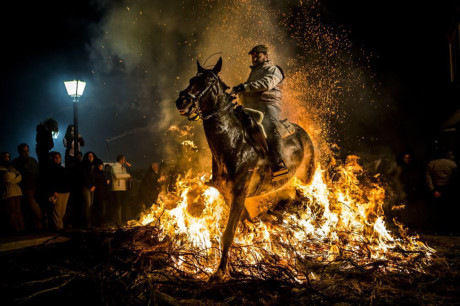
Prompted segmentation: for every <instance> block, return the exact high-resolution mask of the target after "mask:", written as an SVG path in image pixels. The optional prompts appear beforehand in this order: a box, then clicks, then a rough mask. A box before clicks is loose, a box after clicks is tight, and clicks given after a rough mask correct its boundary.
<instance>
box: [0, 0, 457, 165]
mask: <svg viewBox="0 0 460 306" xmlns="http://www.w3.org/2000/svg"><path fill="white" fill-rule="evenodd" d="M113 3H117V4H119V5H120V4H122V2H120V1H85V0H83V1H79V2H68V1H54V0H52V1H44V2H36V1H30V2H28V3H27V4H24V3H21V2H15V3H9V4H8V5H6V6H5V7H4V8H3V11H4V16H8V18H2V21H1V22H2V28H3V29H4V31H3V37H2V40H3V43H2V45H3V50H2V58H3V67H4V68H3V69H2V82H1V86H2V90H1V103H2V104H1V105H2V110H1V119H0V127H1V131H2V136H1V139H0V150H1V151H5V150H6V151H9V152H11V153H12V156H16V146H17V145H18V144H19V143H21V142H26V143H28V144H29V145H30V147H31V152H32V151H34V145H35V127H36V125H37V124H38V123H39V122H40V121H43V120H44V119H46V118H48V117H53V118H55V119H56V120H57V121H58V123H59V128H60V135H59V138H58V139H57V140H55V149H56V150H57V151H60V152H61V153H62V154H63V153H64V148H63V145H62V137H63V135H64V133H65V129H66V127H67V125H68V124H72V121H73V108H72V103H71V99H70V98H69V97H68V96H67V94H66V92H65V88H64V85H63V81H65V80H71V79H74V78H79V79H82V80H85V81H87V82H88V85H87V88H86V90H85V93H84V95H83V97H82V98H81V103H80V108H79V110H80V112H79V118H80V121H79V129H80V132H81V134H82V135H83V137H84V138H85V139H86V142H87V144H86V147H85V148H84V150H83V151H84V152H86V151H94V152H95V153H96V155H98V156H100V157H102V158H103V159H104V161H113V160H114V159H115V156H116V155H117V154H119V153H125V154H126V155H128V160H132V161H135V162H137V164H138V165H142V166H143V165H144V164H146V163H147V162H149V161H151V160H155V159H159V158H161V152H160V146H161V143H162V142H161V136H162V133H161V132H159V133H156V134H155V133H154V134H153V136H152V134H149V133H148V132H146V131H145V129H146V127H147V126H148V124H149V122H151V120H152V118H153V119H154V118H155V117H157V116H160V114H158V113H155V109H154V108H143V109H142V111H139V108H136V99H133V98H130V97H131V96H136V95H135V94H134V95H133V94H132V93H131V92H130V91H131V90H133V91H136V90H138V88H136V87H135V86H134V87H133V86H132V85H129V86H126V87H124V85H123V84H118V86H112V87H110V89H109V90H110V91H111V93H110V94H108V93H107V92H104V91H106V90H107V88H97V87H95V86H94V84H95V83H96V82H92V80H93V79H95V78H96V77H97V71H96V72H95V68H94V67H95V61H96V60H97V58H95V57H94V54H93V53H92V52H91V48H92V47H93V46H94V41H93V38H94V37H95V36H96V35H100V31H101V29H100V28H99V25H100V23H101V22H102V21H103V20H104V18H105V17H106V12H107V11H108V10H109V8H110V6H111V5H113ZM127 3H128V4H129V1H128V2H127ZM178 3H180V2H178ZM320 3H321V20H322V22H323V23H324V24H325V25H330V26H334V27H337V26H343V27H344V28H345V29H347V30H349V33H350V34H349V38H350V40H351V41H352V43H353V45H354V47H355V48H362V49H364V50H367V51H370V52H372V54H373V55H374V57H373V59H372V60H371V68H372V70H373V71H374V73H375V75H376V79H377V81H378V82H380V83H381V86H380V90H381V91H382V92H383V94H385V95H387V96H388V97H390V98H391V99H389V102H388V103H389V104H390V105H389V108H390V109H392V112H391V114H393V115H392V116H391V118H388V120H390V122H391V125H392V126H393V128H394V129H395V130H396V131H398V132H399V137H400V139H398V140H397V141H396V140H395V143H397V146H395V147H394V150H398V149H402V147H404V146H406V145H407V146H412V147H416V148H418V147H420V148H423V147H425V146H426V144H427V143H429V141H430V139H431V138H432V137H434V135H435V133H436V129H437V128H438V127H439V124H440V123H442V122H443V120H445V119H447V117H448V116H449V114H450V113H451V112H452V111H453V110H454V109H456V107H455V105H454V102H455V101H454V100H453V97H452V91H451V89H450V85H449V62H448V49H447V32H448V29H449V26H450V25H451V21H452V18H453V16H454V14H455V10H456V7H457V8H458V5H459V1H432V2H420V1H321V2H320ZM163 60H164V61H165V62H168V61H170V62H171V65H174V63H175V59H174V58H164V59H163ZM97 84H100V80H99V82H98V83H97ZM230 85H236V84H230ZM114 91H116V92H114ZM113 95H115V96H117V97H120V101H118V102H117V103H114V102H113V101H111V100H112V97H113ZM175 98H176V97H172V99H175ZM120 103H126V105H125V106H126V107H120ZM131 105H134V106H133V107H130V106H131ZM380 128H381V127H375V132H377V130H378V129H380ZM133 130H134V132H133V133H132V134H130V135H129V136H126V137H122V138H120V139H118V140H116V141H112V142H110V144H109V148H107V146H106V141H105V140H106V139H108V138H111V137H115V136H117V135H121V134H122V133H123V132H126V131H133ZM369 132H370V133H372V132H373V131H372V130H370V131H369ZM378 132H379V133H382V131H378ZM385 141H387V142H390V141H391V139H385ZM390 146H391V144H390ZM32 155H33V156H34V154H32Z"/></svg>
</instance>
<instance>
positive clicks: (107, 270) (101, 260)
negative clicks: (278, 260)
mask: <svg viewBox="0 0 460 306" xmlns="http://www.w3.org/2000/svg"><path fill="white" fill-rule="evenodd" d="M63 237H64V238H66V239H62V238H63ZM57 238H58V237H56V239H57ZM56 239H47V240H46V242H42V241H41V240H40V241H41V242H40V243H39V244H37V245H35V246H27V247H24V248H17V249H11V250H6V251H2V252H0V270H1V271H2V272H1V274H0V290H1V295H2V297H3V300H4V301H6V303H2V304H3V305H17V304H22V305H35V304H40V305H55V304H56V305H57V304H59V305H184V304H185V305H208V304H213V305H214V304H220V305H227V304H229V305H236V304H238V305H240V304H246V305H260V304H264V305H277V304H289V305H291V304H292V305H298V304H313V305H348V304H349V305H352V304H353V305H355V304H358V305H360V304H363V305H367V304H378V305H381V304H393V305H394V304H397V305H401V304H421V305H441V304H442V305H444V304H459V303H460V236H439V235H428V234H425V235H422V236H421V240H422V241H424V242H426V243H428V245H429V246H431V247H433V248H434V249H436V250H437V252H438V255H439V257H438V258H437V259H436V260H434V261H433V263H432V266H431V267H430V269H429V270H430V271H429V273H428V274H423V273H416V274H412V275H402V274H398V273H386V272H382V271H381V270H380V269H378V263H377V264H376V267H375V269H371V270H368V269H367V270H364V269H360V268H356V269H351V270H347V271H340V270H334V269H331V268H330V267H324V269H323V271H324V272H323V273H322V274H321V275H319V277H318V278H317V279H312V280H311V281H310V282H308V283H306V284H294V283H286V282H283V281H279V280H277V279H276V277H273V278H272V279H264V280H257V279H248V278H241V277H235V278H232V279H230V280H227V281H225V282H218V283H208V282H205V281H197V280H194V279H192V278H186V277H177V275H176V276H172V275H164V274H162V271H164V270H162V269H160V268H161V267H160V266H161V261H151V262H148V263H147V262H146V261H145V260H133V258H135V257H133V254H132V253H131V252H130V249H129V247H127V245H129V244H130V243H131V242H132V232H126V231H122V230H118V231H91V232H83V231H74V232H68V233H64V234H61V235H60V236H59V240H56ZM130 239H131V240H130ZM3 243H4V242H3ZM162 260H164V259H162Z"/></svg>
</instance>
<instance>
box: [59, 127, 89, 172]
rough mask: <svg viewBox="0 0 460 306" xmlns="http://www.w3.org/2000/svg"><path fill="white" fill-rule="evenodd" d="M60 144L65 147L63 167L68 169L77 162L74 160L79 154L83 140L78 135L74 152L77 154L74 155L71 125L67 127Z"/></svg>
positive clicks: (83, 143) (72, 128)
mask: <svg viewBox="0 0 460 306" xmlns="http://www.w3.org/2000/svg"><path fill="white" fill-rule="evenodd" d="M62 142H63V144H64V147H65V167H66V168H70V167H72V166H74V164H75V163H77V162H78V161H77V160H76V159H77V158H78V157H77V156H78V154H79V153H80V148H81V147H83V146H84V145H85V140H84V139H83V137H82V136H81V135H80V133H79V134H78V140H77V150H76V151H77V154H75V139H74V126H73V124H70V125H69V126H67V130H66V132H65V135H64V139H63V140H62Z"/></svg>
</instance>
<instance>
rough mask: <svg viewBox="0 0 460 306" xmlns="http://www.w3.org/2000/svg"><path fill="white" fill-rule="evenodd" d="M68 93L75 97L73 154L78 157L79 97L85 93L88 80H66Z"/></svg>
mask: <svg viewBox="0 0 460 306" xmlns="http://www.w3.org/2000/svg"><path fill="white" fill-rule="evenodd" d="M64 85H65V89H66V90H67V94H68V95H69V96H71V97H72V98H73V137H74V138H73V139H74V140H73V141H74V143H73V146H74V148H73V156H74V158H76V157H77V152H78V99H79V98H80V97H81V96H82V95H83V91H84V90H85V86H86V82H83V81H77V80H73V81H66V82H64Z"/></svg>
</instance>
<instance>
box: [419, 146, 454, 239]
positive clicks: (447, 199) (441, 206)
mask: <svg viewBox="0 0 460 306" xmlns="http://www.w3.org/2000/svg"><path fill="white" fill-rule="evenodd" d="M456 170H457V164H456V163H455V161H454V157H453V154H452V151H447V152H445V153H444V154H442V155H440V156H438V158H436V159H434V160H432V161H430V162H429V163H428V165H427V167H426V175H425V177H426V184H427V187H428V190H429V192H430V194H431V201H430V211H431V213H430V214H429V215H430V216H431V217H432V218H431V220H429V222H430V225H431V227H432V228H433V229H437V230H439V229H440V230H448V229H449V225H450V224H449V223H450V222H449V221H448V220H450V218H451V215H452V210H453V203H451V200H452V190H451V188H452V184H451V183H452V179H453V178H454V175H455V172H456ZM443 219H444V220H443Z"/></svg>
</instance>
